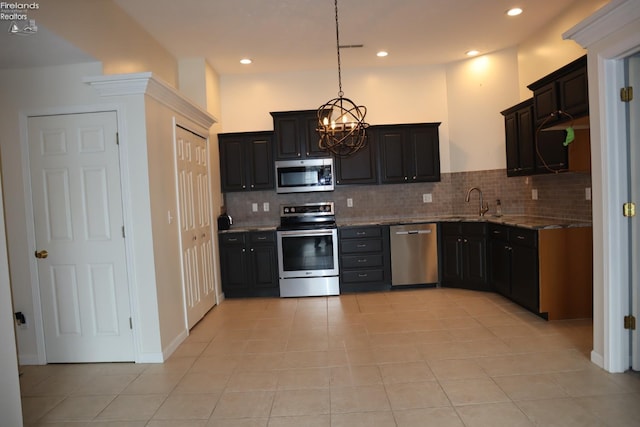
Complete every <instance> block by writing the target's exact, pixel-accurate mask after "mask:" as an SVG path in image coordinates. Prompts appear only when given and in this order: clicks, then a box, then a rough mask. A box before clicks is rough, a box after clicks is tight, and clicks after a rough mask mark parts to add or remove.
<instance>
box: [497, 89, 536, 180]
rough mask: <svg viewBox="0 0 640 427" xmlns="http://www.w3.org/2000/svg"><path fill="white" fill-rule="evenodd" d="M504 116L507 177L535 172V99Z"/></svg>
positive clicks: (505, 113)
mask: <svg viewBox="0 0 640 427" xmlns="http://www.w3.org/2000/svg"><path fill="white" fill-rule="evenodd" d="M501 114H502V115H503V116H504V131H505V143H506V152H507V175H508V176H518V175H531V174H533V173H534V172H535V155H536V153H535V151H536V150H535V130H534V123H533V99H531V98H530V99H527V100H526V101H523V102H521V103H519V104H517V105H514V106H513V107H511V108H508V109H506V110H504V111H502V112H501Z"/></svg>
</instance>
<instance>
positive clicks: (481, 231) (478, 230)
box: [460, 222, 487, 236]
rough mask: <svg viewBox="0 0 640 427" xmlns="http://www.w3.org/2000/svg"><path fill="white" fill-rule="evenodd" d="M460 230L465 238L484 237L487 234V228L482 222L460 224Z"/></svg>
mask: <svg viewBox="0 0 640 427" xmlns="http://www.w3.org/2000/svg"><path fill="white" fill-rule="evenodd" d="M460 229H461V230H462V234H464V235H465V236H467V235H474V236H484V235H485V234H486V232H487V231H486V230H487V226H486V224H485V223H484V222H463V223H461V224H460Z"/></svg>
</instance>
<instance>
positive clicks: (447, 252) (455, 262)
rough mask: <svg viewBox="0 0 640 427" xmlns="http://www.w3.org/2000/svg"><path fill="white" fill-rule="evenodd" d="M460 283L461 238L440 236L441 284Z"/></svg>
mask: <svg viewBox="0 0 640 427" xmlns="http://www.w3.org/2000/svg"><path fill="white" fill-rule="evenodd" d="M461 281H462V238H461V237H459V236H456V235H443V236H442V283H443V284H445V285H447V284H448V285H455V284H458V283H459V282H461Z"/></svg>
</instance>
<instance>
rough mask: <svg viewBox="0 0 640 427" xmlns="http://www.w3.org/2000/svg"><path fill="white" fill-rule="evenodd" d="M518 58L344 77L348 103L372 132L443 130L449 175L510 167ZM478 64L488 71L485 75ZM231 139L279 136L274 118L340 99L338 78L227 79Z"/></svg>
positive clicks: (508, 54)
mask: <svg viewBox="0 0 640 427" xmlns="http://www.w3.org/2000/svg"><path fill="white" fill-rule="evenodd" d="M516 53H517V52H516V50H515V49H508V50H504V51H500V52H497V53H494V54H490V55H486V56H483V57H481V58H475V59H472V60H468V61H462V62H460V63H456V64H450V65H449V66H429V67H403V68H382V69H375V70H349V69H347V70H343V73H342V74H343V85H342V87H343V90H344V92H345V96H346V97H348V98H351V99H352V100H353V101H354V102H356V103H358V104H359V105H364V106H366V107H367V117H366V121H367V122H368V123H370V124H395V123H415V122H442V124H441V125H440V156H441V170H442V172H458V171H465V170H469V171H471V170H483V169H497V168H502V167H504V165H505V155H504V124H503V121H502V116H501V115H500V114H499V112H500V111H502V110H504V109H505V108H507V107H510V106H511V105H513V104H516V103H517V101H518V93H517V91H518V86H517V74H518V71H517V61H516ZM478 64H484V66H482V67H480V66H478ZM221 86H222V92H221V103H222V111H221V117H220V119H221V123H222V128H223V131H224V132H240V131H254V130H270V129H273V122H272V119H271V116H270V115H269V112H271V111H287V110H307V109H316V108H318V107H319V106H320V105H321V104H322V103H324V102H326V101H328V100H329V99H330V98H333V97H335V96H337V92H338V83H337V71H335V70H327V71H314V72H300V73H287V74H277V75H276V74H261V75H237V76H222V77H221Z"/></svg>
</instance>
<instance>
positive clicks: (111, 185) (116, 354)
mask: <svg viewBox="0 0 640 427" xmlns="http://www.w3.org/2000/svg"><path fill="white" fill-rule="evenodd" d="M117 130H118V129H117V119H116V113H115V112H102V113H87V114H68V115H60V116H43V117H30V118H29V119H28V137H29V161H30V172H31V190H32V198H33V211H34V222H35V237H36V242H35V243H36V253H35V254H34V256H36V258H37V260H36V263H37V270H38V280H39V286H40V300H41V307H42V319H43V327H44V337H45V352H46V360H47V362H48V363H65V362H116V361H133V360H134V347H133V334H132V331H131V327H130V313H131V307H130V304H129V286H128V282H127V274H126V258H125V247H124V238H123V232H122V227H123V217H122V198H121V187H120V164H119V156H118V145H117ZM45 251H46V252H45Z"/></svg>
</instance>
